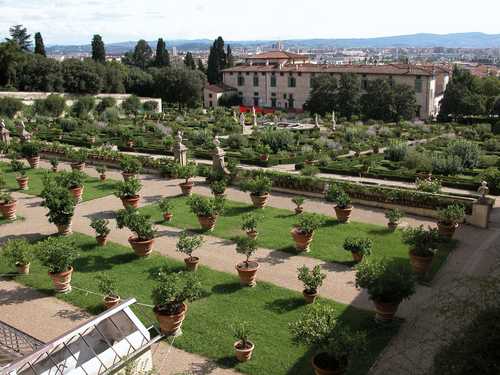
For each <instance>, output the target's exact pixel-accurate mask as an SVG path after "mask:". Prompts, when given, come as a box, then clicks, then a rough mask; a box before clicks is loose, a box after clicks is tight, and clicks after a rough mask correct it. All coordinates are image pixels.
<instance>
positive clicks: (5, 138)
mask: <svg viewBox="0 0 500 375" xmlns="http://www.w3.org/2000/svg"><path fill="white" fill-rule="evenodd" d="M0 141H2V142H3V143H5V144H6V145H8V144H10V131H9V129H7V126H6V125H5V122H4V120H3V119H2V121H0Z"/></svg>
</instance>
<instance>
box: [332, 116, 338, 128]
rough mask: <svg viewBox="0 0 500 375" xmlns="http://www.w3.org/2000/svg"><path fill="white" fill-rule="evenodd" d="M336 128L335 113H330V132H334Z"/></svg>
mask: <svg viewBox="0 0 500 375" xmlns="http://www.w3.org/2000/svg"><path fill="white" fill-rule="evenodd" d="M336 127H337V121H336V120H335V111H332V130H333V131H335V128H336Z"/></svg>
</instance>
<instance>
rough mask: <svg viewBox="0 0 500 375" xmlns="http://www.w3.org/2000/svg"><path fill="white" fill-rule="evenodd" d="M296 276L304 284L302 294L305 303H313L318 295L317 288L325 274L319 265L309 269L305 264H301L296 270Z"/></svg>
mask: <svg viewBox="0 0 500 375" xmlns="http://www.w3.org/2000/svg"><path fill="white" fill-rule="evenodd" d="M297 272H298V275H297V278H298V279H299V280H300V281H302V283H303V284H304V290H303V291H302V295H303V296H304V299H305V300H306V303H307V304H310V303H313V302H314V301H315V300H316V297H317V296H318V288H319V287H320V286H321V285H322V284H323V280H325V278H326V274H325V273H322V272H321V267H320V266H319V265H316V266H314V268H313V269H312V270H311V269H310V268H308V267H307V266H302V267H300V268H299V269H298V270H297Z"/></svg>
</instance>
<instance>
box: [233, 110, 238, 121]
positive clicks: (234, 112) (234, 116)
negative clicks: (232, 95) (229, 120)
mask: <svg viewBox="0 0 500 375" xmlns="http://www.w3.org/2000/svg"><path fill="white" fill-rule="evenodd" d="M233 120H234V122H238V116H237V115H236V111H235V110H234V109H233Z"/></svg>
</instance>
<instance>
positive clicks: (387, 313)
mask: <svg viewBox="0 0 500 375" xmlns="http://www.w3.org/2000/svg"><path fill="white" fill-rule="evenodd" d="M356 268H357V270H356V287H358V288H359V287H361V288H365V289H366V290H367V292H368V295H369V296H370V299H371V300H372V301H373V303H374V305H375V310H376V319H377V320H378V321H392V320H393V319H394V315H395V314H396V311H397V309H398V307H399V304H400V303H401V302H402V301H403V300H404V299H407V298H410V296H411V295H413V294H414V293H415V277H414V275H413V273H412V270H411V268H410V267H409V266H408V265H406V264H404V263H401V262H400V261H398V260H397V259H393V260H389V259H386V258H383V257H382V258H379V257H368V258H366V259H365V260H364V261H363V262H361V263H360V264H358V265H357V267H356Z"/></svg>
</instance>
